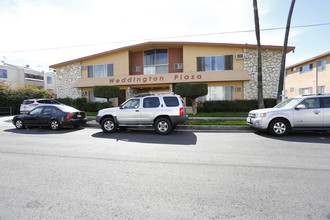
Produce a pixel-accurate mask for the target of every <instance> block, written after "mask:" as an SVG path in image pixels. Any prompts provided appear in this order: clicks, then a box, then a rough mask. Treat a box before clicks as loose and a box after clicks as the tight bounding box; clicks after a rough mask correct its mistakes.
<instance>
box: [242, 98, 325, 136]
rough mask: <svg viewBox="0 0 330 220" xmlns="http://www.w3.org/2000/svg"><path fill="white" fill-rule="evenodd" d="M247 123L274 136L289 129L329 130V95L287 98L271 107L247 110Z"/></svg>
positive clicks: (283, 133) (281, 134) (282, 133)
mask: <svg viewBox="0 0 330 220" xmlns="http://www.w3.org/2000/svg"><path fill="white" fill-rule="evenodd" d="M246 121H247V124H248V125H250V126H251V127H253V128H255V129H259V130H268V131H269V132H270V133H271V134H273V135H275V136H283V135H286V134H287V133H288V132H289V131H290V130H315V131H327V130H330V95H327V94H320V95H309V96H302V97H296V98H290V99H287V100H285V101H283V102H281V103H279V104H278V105H276V106H275V107H273V108H266V109H257V110H252V111H250V112H249V115H248V117H247V118H246Z"/></svg>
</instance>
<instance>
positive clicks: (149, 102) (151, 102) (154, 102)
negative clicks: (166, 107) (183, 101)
mask: <svg viewBox="0 0 330 220" xmlns="http://www.w3.org/2000/svg"><path fill="white" fill-rule="evenodd" d="M159 105H160V102H159V98H157V97H152V98H145V99H144V100H143V108H157V107H159Z"/></svg>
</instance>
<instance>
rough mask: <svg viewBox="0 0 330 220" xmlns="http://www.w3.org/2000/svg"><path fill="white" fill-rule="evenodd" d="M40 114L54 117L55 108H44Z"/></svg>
mask: <svg viewBox="0 0 330 220" xmlns="http://www.w3.org/2000/svg"><path fill="white" fill-rule="evenodd" d="M42 114H50V115H56V108H54V107H51V106H49V107H45V108H44V110H43V111H42Z"/></svg>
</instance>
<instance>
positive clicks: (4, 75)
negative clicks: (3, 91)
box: [0, 69, 8, 79]
mask: <svg viewBox="0 0 330 220" xmlns="http://www.w3.org/2000/svg"><path fill="white" fill-rule="evenodd" d="M0 78H4V79H7V78H8V76H7V70H5V69H0Z"/></svg>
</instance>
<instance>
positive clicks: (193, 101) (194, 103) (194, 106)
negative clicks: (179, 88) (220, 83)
mask: <svg viewBox="0 0 330 220" xmlns="http://www.w3.org/2000/svg"><path fill="white" fill-rule="evenodd" d="M190 100H191V107H192V111H193V115H196V98H190Z"/></svg>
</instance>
